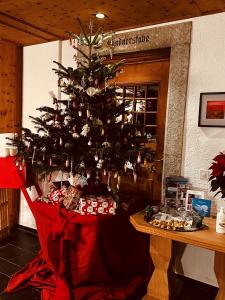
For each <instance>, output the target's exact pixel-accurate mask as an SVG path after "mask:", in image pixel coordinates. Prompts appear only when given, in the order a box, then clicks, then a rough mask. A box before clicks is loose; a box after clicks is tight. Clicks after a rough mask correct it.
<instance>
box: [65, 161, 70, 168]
mask: <svg viewBox="0 0 225 300" xmlns="http://www.w3.org/2000/svg"><path fill="white" fill-rule="evenodd" d="M69 165H70V161H69V159H67V160H66V167H67V168H68V167H69Z"/></svg>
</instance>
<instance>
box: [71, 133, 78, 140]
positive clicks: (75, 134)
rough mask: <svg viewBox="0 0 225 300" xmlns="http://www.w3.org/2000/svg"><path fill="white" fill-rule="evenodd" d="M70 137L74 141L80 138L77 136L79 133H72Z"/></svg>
mask: <svg viewBox="0 0 225 300" xmlns="http://www.w3.org/2000/svg"><path fill="white" fill-rule="evenodd" d="M72 137H73V138H74V139H78V138H79V137H80V135H79V133H77V132H74V133H73V134H72Z"/></svg>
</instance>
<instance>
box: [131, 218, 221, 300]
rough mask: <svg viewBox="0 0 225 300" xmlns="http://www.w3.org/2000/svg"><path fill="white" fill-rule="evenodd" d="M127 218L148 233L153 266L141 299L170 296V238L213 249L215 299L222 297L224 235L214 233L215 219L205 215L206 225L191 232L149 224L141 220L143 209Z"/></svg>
mask: <svg viewBox="0 0 225 300" xmlns="http://www.w3.org/2000/svg"><path fill="white" fill-rule="evenodd" d="M130 222H131V223H132V224H133V226H134V227H135V229H136V230H138V231H140V232H144V233H147V234H150V235H151V239H150V255H151V257H152V260H153V263H154V266H155V269H154V272H153V274H152V276H151V279H150V281H149V284H148V291H147V294H146V295H145V296H144V298H143V300H169V299H170V298H169V297H170V296H171V283H172V282H171V277H170V270H171V264H172V257H173V253H172V252H173V251H172V242H173V241H178V242H182V243H185V244H189V245H193V246H197V247H202V248H205V249H209V250H213V251H215V260H214V271H215V274H216V278H217V281H218V285H219V291H218V293H217V296H216V300H225V235H223V234H219V233H216V229H215V219H211V218H205V219H204V222H205V224H206V225H207V226H208V227H207V228H206V229H203V230H199V231H195V232H174V231H169V230H164V229H159V228H155V227H152V226H151V225H149V224H148V223H147V222H146V221H145V220H144V212H139V213H136V214H134V215H132V216H131V217H130ZM190 263H191V257H190Z"/></svg>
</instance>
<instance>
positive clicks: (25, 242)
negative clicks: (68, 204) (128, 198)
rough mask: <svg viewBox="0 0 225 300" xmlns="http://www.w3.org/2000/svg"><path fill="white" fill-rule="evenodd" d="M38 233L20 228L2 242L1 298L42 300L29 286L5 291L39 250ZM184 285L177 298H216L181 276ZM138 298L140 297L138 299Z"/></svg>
mask: <svg viewBox="0 0 225 300" xmlns="http://www.w3.org/2000/svg"><path fill="white" fill-rule="evenodd" d="M39 248H40V246H39V243H38V239H37V236H36V234H33V233H30V232H27V231H25V230H22V229H18V230H17V231H16V232H15V233H14V234H13V235H12V236H11V237H10V238H8V239H6V240H5V241H2V242H0V300H40V299H41V295H40V291H39V290H37V289H34V288H27V289H24V290H21V291H19V292H17V293H14V294H6V293H4V291H3V290H4V288H5V287H6V285H7V282H8V280H9V278H10V276H11V275H12V274H13V273H15V272H16V271H18V270H20V269H21V267H23V266H24V265H25V264H26V263H27V262H29V261H30V260H31V259H32V258H34V257H35V256H36V254H37V252H38V251H39ZM179 279H180V281H181V283H183V287H182V289H181V292H180V293H179V295H178V296H177V297H176V298H175V300H202V299H204V300H214V299H215V296H216V293H217V289H216V288H214V287H211V286H208V285H205V284H202V283H199V282H197V281H194V280H191V279H185V280H184V279H183V278H181V277H179ZM62 300H63V299H62ZM137 300H138V299H137Z"/></svg>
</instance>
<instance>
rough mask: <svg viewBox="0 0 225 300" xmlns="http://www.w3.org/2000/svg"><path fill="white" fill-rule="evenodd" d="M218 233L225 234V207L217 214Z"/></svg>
mask: <svg viewBox="0 0 225 300" xmlns="http://www.w3.org/2000/svg"><path fill="white" fill-rule="evenodd" d="M216 232H218V233H223V234H225V207H221V208H220V211H219V212H218V213H217V216H216Z"/></svg>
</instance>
